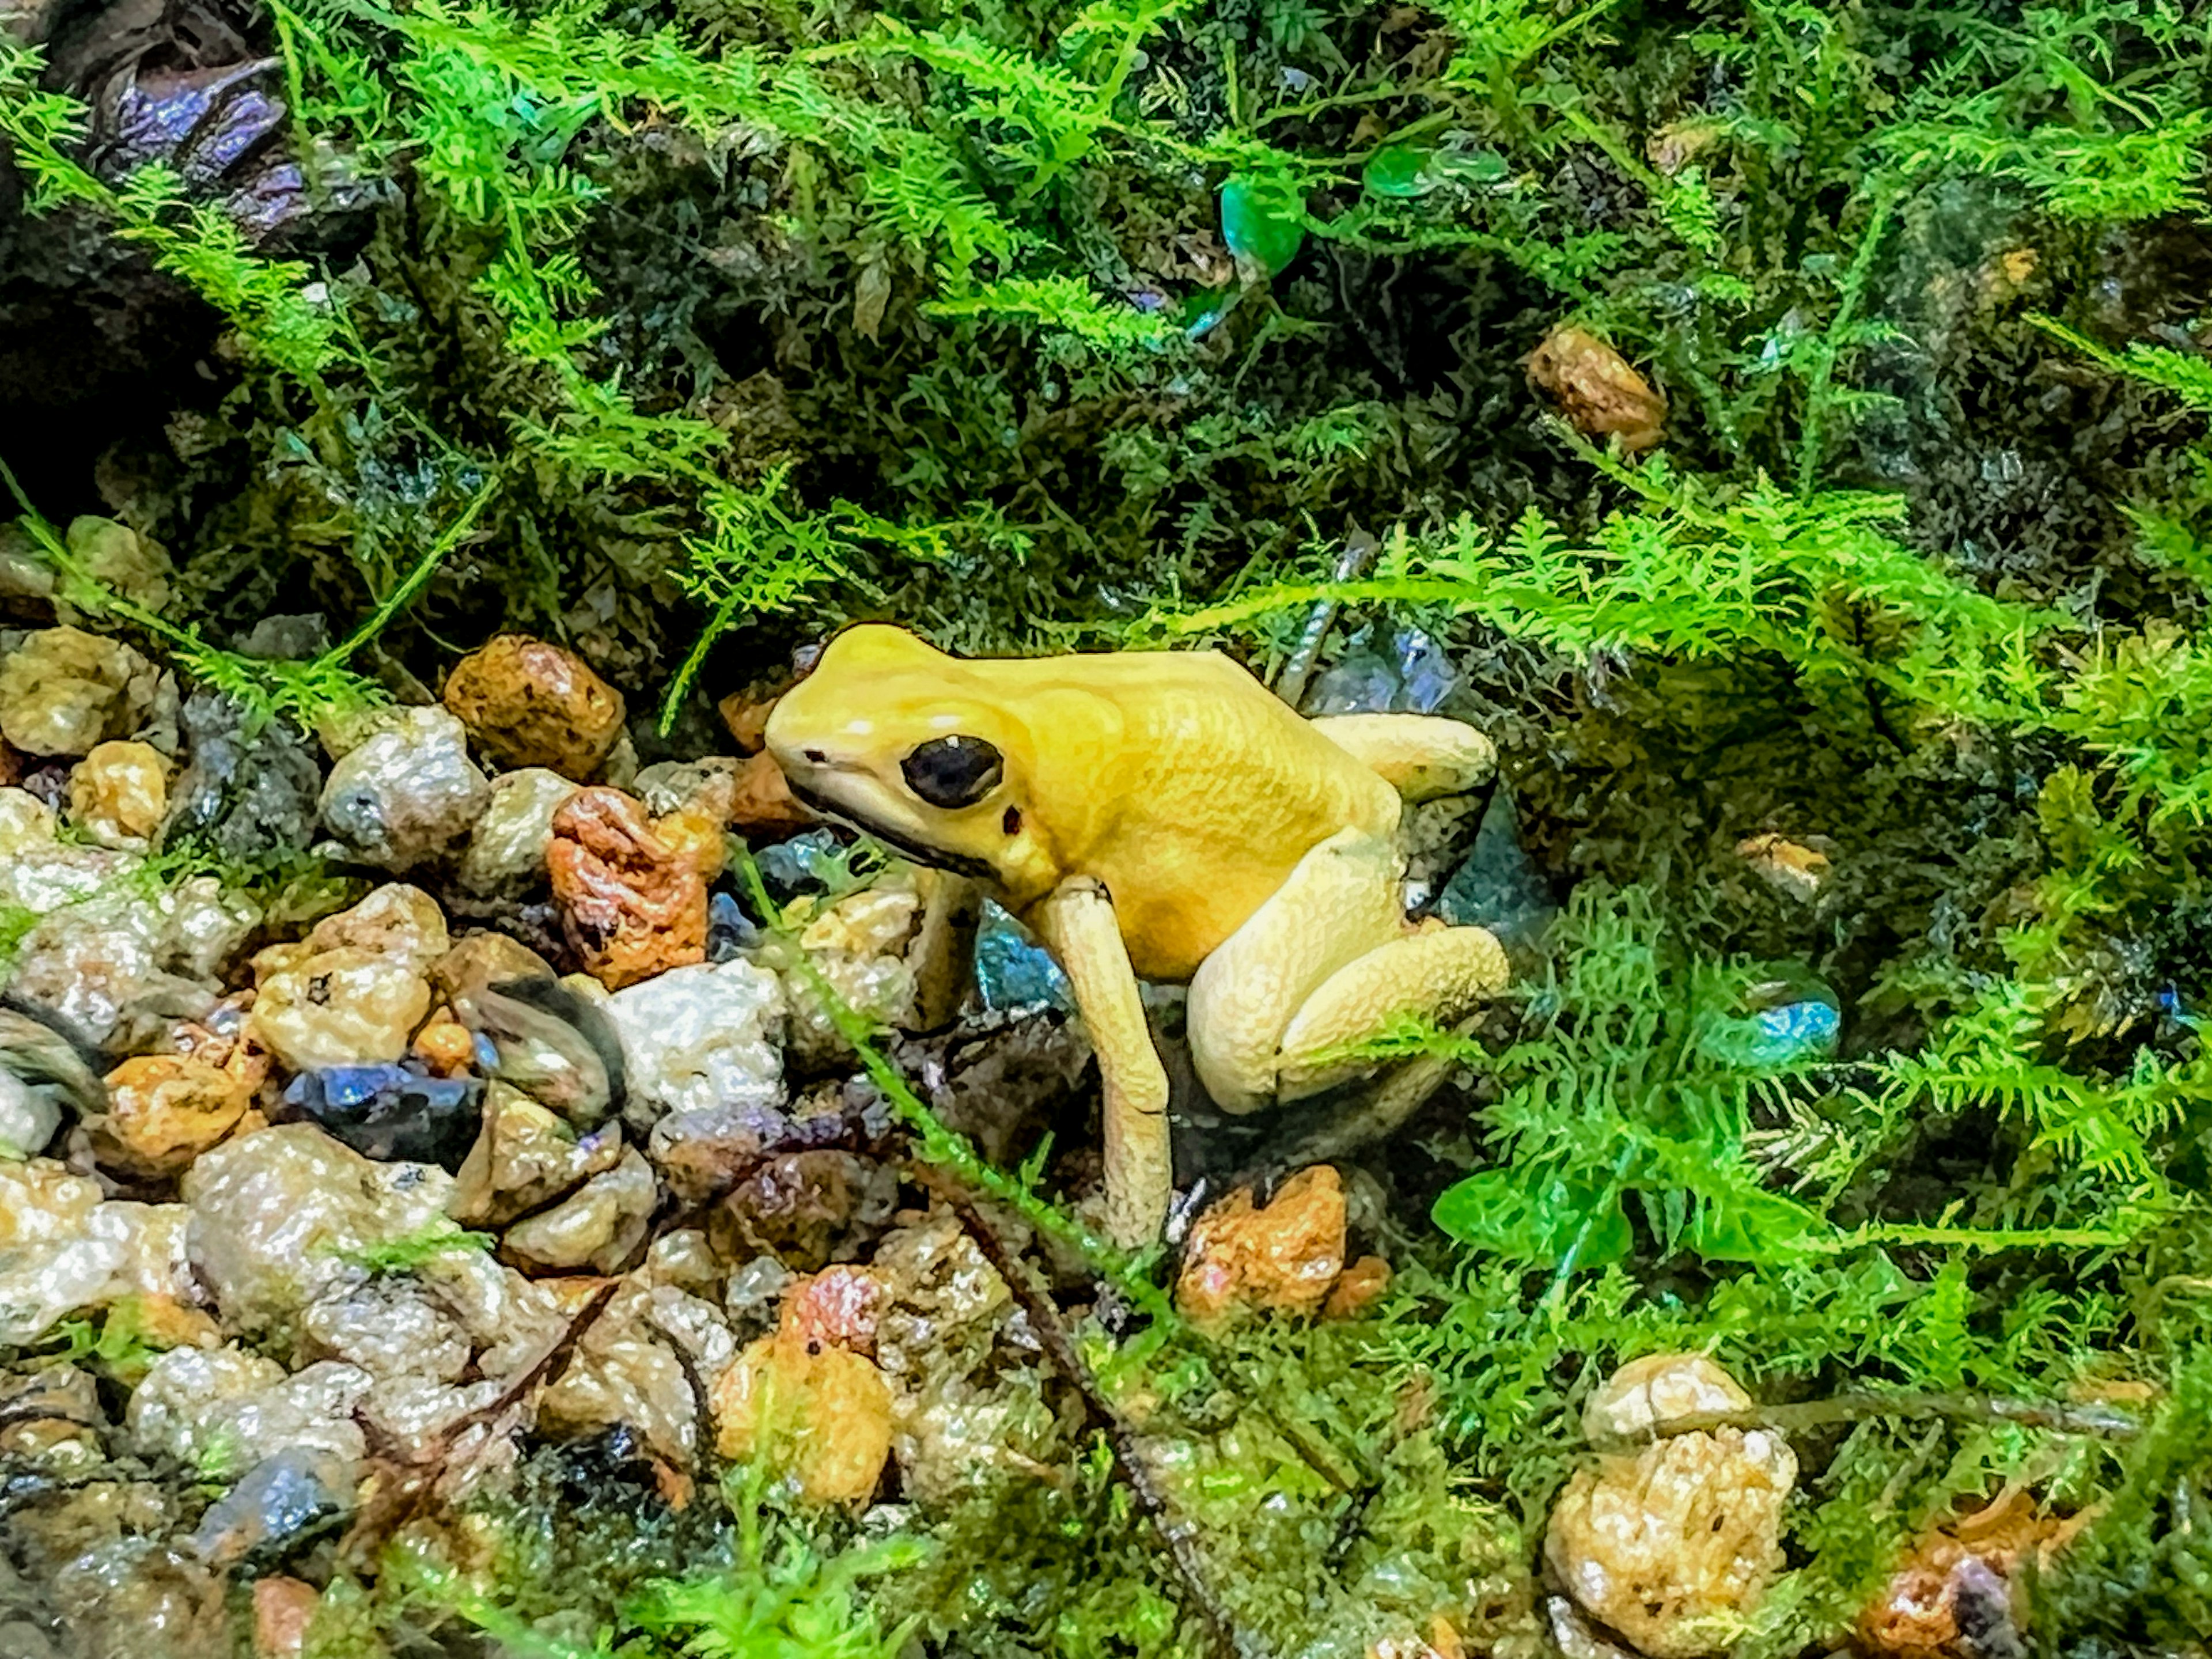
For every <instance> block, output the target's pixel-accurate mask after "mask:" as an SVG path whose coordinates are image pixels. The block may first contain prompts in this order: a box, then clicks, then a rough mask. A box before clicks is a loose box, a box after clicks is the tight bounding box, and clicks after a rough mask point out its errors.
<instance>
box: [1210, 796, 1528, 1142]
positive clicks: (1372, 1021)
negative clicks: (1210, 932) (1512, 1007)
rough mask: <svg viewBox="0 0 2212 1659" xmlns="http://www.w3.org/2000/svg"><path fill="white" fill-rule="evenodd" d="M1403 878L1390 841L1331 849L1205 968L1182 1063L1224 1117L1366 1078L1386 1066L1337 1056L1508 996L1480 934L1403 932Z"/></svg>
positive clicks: (1331, 844)
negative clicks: (1405, 1027) (1407, 1024)
mask: <svg viewBox="0 0 2212 1659" xmlns="http://www.w3.org/2000/svg"><path fill="white" fill-rule="evenodd" d="M1402 868H1403V861H1402V860H1401V855H1400V854H1399V853H1398V850H1397V848H1396V847H1395V845H1394V844H1393V843H1392V842H1390V841H1389V840H1388V839H1387V838H1385V837H1381V836H1373V835H1370V834H1365V833H1363V832H1361V831H1358V830H1352V829H1347V830H1345V831H1343V832H1342V833H1340V834H1339V835H1335V836H1331V837H1330V838H1329V839H1328V840H1327V841H1325V842H1322V844H1321V845H1320V846H1318V847H1316V848H1314V850H1313V851H1312V852H1310V853H1309V854H1306V856H1305V857H1304V859H1303V860H1300V861H1299V863H1298V866H1297V869H1296V870H1294V871H1292V872H1291V877H1290V879H1289V880H1287V881H1286V882H1285V883H1284V884H1283V885H1282V887H1281V888H1280V889H1279V890H1277V891H1276V893H1275V894H1274V896H1273V897H1271V898H1270V899H1268V901H1267V902H1266V903H1265V904H1263V905H1261V907H1260V908H1259V909H1257V910H1255V912H1253V914H1252V915H1251V917H1250V918H1249V920H1248V921H1246V922H1245V924H1244V925H1243V927H1240V928H1238V929H1237V932H1236V933H1233V934H1232V935H1231V936H1230V938H1229V939H1226V940H1225V941H1224V943H1223V944H1222V945H1220V946H1219V948H1218V949H1217V950H1216V951H1214V952H1213V953H1212V955H1211V956H1209V957H1207V958H1206V961H1205V963H1203V964H1202V965H1201V966H1200V969H1199V970H1198V973H1197V974H1196V975H1195V976H1194V977H1193V979H1192V980H1191V983H1190V1003H1189V1026H1190V1038H1191V1055H1192V1059H1193V1060H1194V1062H1195V1064H1196V1066H1197V1068H1198V1074H1199V1080H1200V1082H1202V1083H1203V1084H1205V1085H1206V1092H1207V1093H1208V1094H1210V1095H1212V1097H1213V1099H1214V1102H1215V1103H1216V1104H1218V1105H1219V1106H1220V1107H1221V1108H1222V1109H1224V1110H1225V1111H1230V1112H1240V1113H1241V1112H1250V1111H1255V1110H1257V1109H1260V1108H1261V1107H1262V1106H1268V1105H1272V1104H1273V1103H1276V1102H1277V1101H1279V1100H1283V1099H1286V1098H1296V1097H1299V1096H1303V1095H1310V1094H1314V1093H1316V1092H1318V1091H1322V1090H1323V1089H1327V1088H1328V1087H1330V1086H1332V1085H1334V1084H1337V1083H1340V1082H1342V1081H1344V1080H1346V1079H1350V1078H1352V1077H1356V1076H1359V1075H1361V1074H1363V1073H1367V1072H1371V1071H1373V1070H1375V1069H1376V1067H1377V1066H1380V1065H1381V1064H1383V1062H1382V1061H1379V1060H1374V1059H1371V1058H1364V1059H1363V1058H1356V1057H1352V1056H1348V1055H1347V1054H1346V1053H1345V1050H1346V1049H1347V1048H1356V1047H1357V1046H1358V1045H1359V1044H1361V1043H1364V1042H1367V1041H1368V1040H1370V1039H1371V1038H1374V1037H1376V1036H1381V1035H1383V1033H1385V1032H1387V1031H1389V1030H1390V1029H1391V1027H1392V1026H1393V1025H1395V1024H1398V1023H1400V1022H1401V1020H1403V1019H1406V1018H1418V1019H1425V1020H1430V1021H1433V1022H1435V1023H1437V1024H1442V1025H1452V1024H1457V1023H1458V1022H1459V1021H1460V1020H1462V1019H1463V1018H1465V1017H1466V1016H1467V1014H1468V1012H1470V1011H1471V1010H1472V1009H1473V1008H1474V1006H1476V1005H1477V1004H1478V1003H1480V1002H1481V1001H1482V1000H1484V999H1485V998H1486V997H1490V996H1492V995H1495V994H1497V993H1498V991H1499V990H1501V989H1503V988H1504V984H1505V981H1506V968H1505V952H1504V950H1503V949H1502V948H1501V947H1500V946H1499V945H1498V941H1497V940H1496V939H1493V938H1492V936H1491V935H1490V934H1489V933H1487V932H1486V931H1485V930H1484V929H1482V928H1480V927H1437V928H1429V929H1425V930H1423V931H1419V932H1409V931H1408V929H1407V924H1406V918H1405V915H1404V912H1403V911H1401V909H1400V908H1399V904H1398V878H1399V876H1400V874H1401V872H1402ZM1415 1063H1416V1064H1418V1063H1419V1062H1415Z"/></svg>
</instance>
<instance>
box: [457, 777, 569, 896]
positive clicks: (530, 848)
mask: <svg viewBox="0 0 2212 1659" xmlns="http://www.w3.org/2000/svg"><path fill="white" fill-rule="evenodd" d="M579 788H580V786H579V785H577V784H574V783H571V782H570V781H568V779H566V778H564V777H562V775H560V774H559V773H558V772H553V771H549V770H547V769H545V768H544V767H527V768H525V769H523V770H521V771H518V772H502V773H501V774H500V775H499V776H497V777H496V778H494V779H493V780H492V784H491V800H490V803H489V805H487V806H486V807H485V808H484V813H483V817H482V818H481V819H479V820H478V821H477V827H476V829H475V830H474V831H473V832H472V833H471V835H470V836H469V844H468V848H467V850H466V851H465V852H464V853H463V854H461V866H460V870H459V881H460V884H461V885H462V886H463V887H464V888H465V889H466V890H468V891H470V892H471V893H477V894H482V895H484V896H500V895H510V896H511V895H513V894H516V893H521V892H526V891H527V890H529V889H530V888H532V887H534V886H536V885H538V884H540V883H542V882H544V880H546V878H547V865H546V854H547V853H548V851H549V850H550V848H551V847H552V845H553V818H554V815H555V814H556V813H557V812H559V811H560V810H561V809H562V807H563V806H565V805H568V802H569V801H570V800H571V799H574V796H575V795H576V793H577V792H578V790H579Z"/></svg>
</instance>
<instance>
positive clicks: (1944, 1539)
mask: <svg viewBox="0 0 2212 1659" xmlns="http://www.w3.org/2000/svg"><path fill="white" fill-rule="evenodd" d="M2037 1510H2038V1505H2037V1504H2036V1500H2035V1498H2034V1496H2033V1494H2032V1493H2030V1492H2027V1491H2025V1490H2022V1489H2021V1488H2018V1487H2013V1488H2008V1491H2007V1492H2006V1493H2005V1495H2003V1496H2001V1497H2000V1498H1997V1499H1996V1501H1995V1502H1994V1503H1991V1504H1988V1505H1987V1506H1985V1507H1984V1508H1982V1509H1980V1510H1975V1511H1973V1512H1972V1513H1970V1514H1966V1515H1962V1516H1956V1517H1955V1518H1954V1519H1952V1520H1949V1521H1948V1522H1945V1523H1944V1524H1943V1525H1942V1526H1941V1527H1939V1528H1935V1529H1933V1530H1931V1531H1929V1533H1927V1534H1924V1535H1923V1537H1922V1538H1920V1540H1919V1541H1917V1543H1916V1544H1915V1545H1914V1546H1913V1547H1912V1549H1911V1553H1909V1554H1908V1555H1907V1556H1906V1558H1905V1560H1904V1561H1903V1562H1902V1563H1900V1564H1899V1566H1898V1569H1897V1571H1896V1572H1895V1573H1894V1574H1893V1575H1892V1576H1891V1577H1890V1580H1889V1582H1888V1583H1887V1584H1886V1585H1884V1586H1883V1588H1882V1590H1881V1595H1879V1596H1877V1597H1876V1598H1875V1601H1873V1602H1872V1603H1871V1604H1870V1605H1869V1606H1868V1607H1866V1608H1865V1609H1864V1610H1863V1611H1862V1612H1861V1613H1860V1614H1859V1617H1858V1620H1857V1630H1856V1632H1855V1633H1856V1634H1857V1638H1858V1644H1859V1648H1860V1650H1861V1651H1863V1652H1864V1653H1867V1654H1869V1655H1872V1656H1877V1659H1990V1656H1992V1655H1996V1654H2000V1653H2005V1654H2012V1655H2024V1654H2026V1653H2027V1652H2028V1651H2029V1648H2028V1645H2027V1643H2026V1642H2025V1641H2024V1640H2023V1639H2022V1630H2023V1627H2024V1626H2026V1624H2027V1610H2028V1607H2027V1603H2028V1597H2027V1583H2024V1582H2023V1580H2030V1579H2031V1575H2036V1576H2039V1575H2041V1574H2044V1573H2047V1572H2049V1571H2051V1569H2052V1567H2053V1566H2054V1565H2056V1563H2057V1555H2058V1553H2059V1552H2060V1551H2061V1550H2062V1549H2063V1548H2064V1547H2065V1546H2066V1543H2067V1541H2069V1539H2070V1538H2072V1537H2073V1535H2074V1534H2075V1533H2076V1532H2078V1531H2079V1530H2080V1529H2081V1528H2082V1527H2083V1526H2084V1525H2086V1524H2087V1521H2088V1519H2089V1513H2090V1512H2088V1511H2084V1512H2082V1513H2081V1514H2077V1515H2075V1516H2071V1517H2069V1518H2066V1519H2061V1518H2059V1517H2058V1516H2050V1515H2040V1514H2039V1513H2038V1512H2037Z"/></svg>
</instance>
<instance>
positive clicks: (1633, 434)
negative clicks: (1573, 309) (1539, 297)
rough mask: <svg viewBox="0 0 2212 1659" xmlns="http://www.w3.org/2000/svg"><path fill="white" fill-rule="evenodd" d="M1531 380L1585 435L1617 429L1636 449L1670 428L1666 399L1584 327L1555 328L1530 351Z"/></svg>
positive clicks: (1601, 436)
mask: <svg viewBox="0 0 2212 1659" xmlns="http://www.w3.org/2000/svg"><path fill="white" fill-rule="evenodd" d="M1528 380H1529V384H1530V385H1532V386H1534V387H1536V389H1537V390H1538V391H1540V392H1543V393H1545V394H1546V395H1547V396H1548V397H1549V398H1551V399H1552V400H1553V402H1554V403H1556V404H1558V405H1559V412H1560V413H1561V414H1563V415H1565V416H1566V417H1567V419H1568V420H1569V421H1570V422H1572V423H1573V425H1574V426H1575V427H1576V428H1577V429H1578V430H1580V431H1581V432H1582V433H1583V434H1584V435H1586V436H1589V437H1592V438H1595V439H1597V440H1598V441H1600V442H1603V441H1605V440H1606V439H1607V438H1608V437H1611V436H1613V435H1619V437H1620V447H1621V448H1622V449H1623V450H1624V451H1625V452H1626V453H1629V454H1631V455H1633V454H1636V453H1638V452H1639V451H1642V450H1646V449H1650V447H1652V446H1654V445H1655V444H1657V443H1658V442H1660V441H1662V439H1663V438H1665V436H1666V435H1667V434H1666V422H1667V399H1666V398H1665V397H1664V396H1663V395H1662V393H1661V392H1658V391H1657V390H1656V388H1655V387H1654V386H1652V384H1651V383H1650V381H1649V380H1645V379H1644V376H1643V375H1641V374H1638V373H1637V372H1636V370H1635V368H1633V367H1632V366H1631V364H1630V363H1629V362H1628V360H1627V359H1626V358H1625V357H1623V356H1621V355H1620V353H1619V352H1617V351H1615V350H1614V349H1613V348H1612V347H1611V346H1609V345H1607V343H1605V342H1604V341H1602V340H1601V339H1599V338H1598V337H1596V336H1595V334H1592V333H1590V332H1589V331H1588V330H1586V329H1580V328H1576V327H1574V326H1573V325H1571V324H1570V325H1563V326H1561V327H1559V328H1555V329H1553V331H1552V332H1551V333H1550V334H1548V335H1547V336H1546V337H1544V341H1543V343H1542V344H1541V345H1539V346H1538V347H1537V348H1536V349H1534V351H1532V352H1530V353H1529V354H1528Z"/></svg>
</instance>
